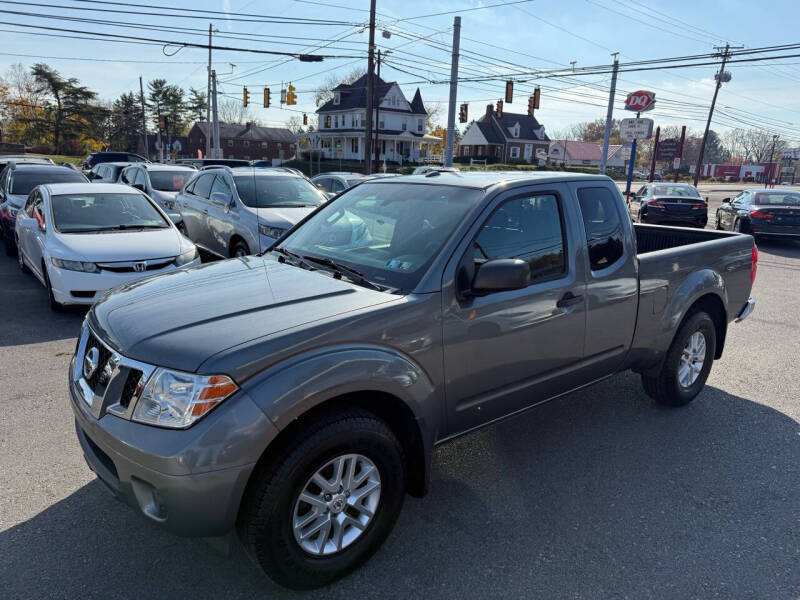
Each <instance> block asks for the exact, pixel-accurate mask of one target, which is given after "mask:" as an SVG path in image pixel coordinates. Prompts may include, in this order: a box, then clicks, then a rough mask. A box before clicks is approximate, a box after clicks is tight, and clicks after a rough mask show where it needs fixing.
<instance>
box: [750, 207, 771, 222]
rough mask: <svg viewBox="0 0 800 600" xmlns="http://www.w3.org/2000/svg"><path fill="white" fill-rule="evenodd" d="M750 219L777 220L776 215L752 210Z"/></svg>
mask: <svg viewBox="0 0 800 600" xmlns="http://www.w3.org/2000/svg"><path fill="white" fill-rule="evenodd" d="M750 218H751V219H763V220H764V221H772V219H774V218H775V215H770V214H768V213H765V212H761V211H760V210H751V211H750Z"/></svg>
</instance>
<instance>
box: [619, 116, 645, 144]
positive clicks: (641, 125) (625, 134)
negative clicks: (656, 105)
mask: <svg viewBox="0 0 800 600" xmlns="http://www.w3.org/2000/svg"><path fill="white" fill-rule="evenodd" d="M619 134H620V137H621V138H622V139H623V140H643V139H647V138H649V137H650V136H652V135H653V119H622V121H620V123H619Z"/></svg>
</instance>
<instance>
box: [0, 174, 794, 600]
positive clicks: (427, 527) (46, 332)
mask: <svg viewBox="0 0 800 600" xmlns="http://www.w3.org/2000/svg"><path fill="white" fill-rule="evenodd" d="M715 189H716V188H715ZM701 193H703V195H706V194H705V192H704V190H703V189H702V188H701ZM709 193H710V194H711V195H712V208H711V209H710V211H709V215H710V217H711V219H712V225H711V226H713V209H714V202H717V203H718V202H719V201H720V200H721V198H722V197H726V196H727V195H735V193H738V192H735V193H734V194H729V193H728V192H727V190H726V189H723V190H722V191H709ZM760 252H761V254H760V261H759V266H758V278H757V280H756V285H755V288H754V290H753V295H754V297H756V299H757V302H758V304H757V307H756V310H755V312H754V313H753V315H752V316H751V317H750V318H748V319H747V320H746V321H744V322H743V323H740V324H732V325H731V326H730V329H729V334H728V339H727V343H726V348H725V354H724V356H723V358H722V359H721V360H719V361H717V362H716V363H715V365H714V368H713V370H712V372H711V376H710V378H709V380H708V385H707V387H706V389H705V391H703V392H702V393H701V394H700V396H699V397H698V398H697V399H696V400H695V401H694V402H693V403H692V404H690V405H689V406H687V407H685V408H681V409H667V408H663V407H657V406H656V405H655V404H654V403H653V402H652V401H651V400H650V399H649V398H647V397H646V396H645V394H644V392H643V391H642V389H641V386H640V384H639V378H638V377H637V376H635V375H633V374H631V373H622V374H619V375H616V376H614V377H612V378H611V379H609V380H607V381H605V382H603V383H601V384H598V385H596V386H594V387H591V388H589V389H586V390H583V391H581V392H578V393H574V394H571V395H569V396H567V397H564V398H562V399H559V400H557V401H554V402H551V403H549V404H546V405H544V406H542V407H539V408H536V409H534V410H532V411H529V412H527V413H525V414H523V415H522V416H520V417H517V418H515V419H512V420H508V421H505V422H503V423H500V424H497V425H494V426H491V427H488V428H485V429H483V430H481V431H479V432H477V433H473V434H470V435H467V436H464V437H462V438H460V439H458V440H456V441H454V442H452V443H450V444H448V445H445V446H442V447H440V448H439V449H438V450H437V451H436V452H435V455H434V463H433V478H432V482H431V491H430V493H429V495H428V496H427V497H425V498H424V499H415V498H410V497H409V498H407V500H406V504H405V507H404V509H403V512H402V514H401V516H400V519H399V521H398V524H397V527H396V528H395V530H394V532H393V534H392V535H391V536H390V538H389V540H388V541H387V543H386V544H385V545H384V546H383V547H382V548H381V549H380V550H379V551H378V553H377V554H376V555H375V557H374V558H373V559H372V560H371V561H370V562H368V563H367V565H366V566H365V567H363V568H361V569H360V570H358V571H356V572H355V573H354V574H352V575H351V576H349V577H347V578H345V579H343V580H342V581H340V582H338V583H336V584H334V585H332V586H330V587H329V588H326V589H322V590H317V591H315V592H311V593H307V594H305V595H304V596H305V597H309V598H317V597H318V598H326V599H328V600H330V599H331V598H345V597H346V598H353V597H363V598H371V597H381V598H415V597H427V598H431V597H461V598H489V597H498V598H499V597H502V598H609V597H617V598H637V599H641V598H689V597H704V598H708V597H720V598H771V599H789V598H796V597H798V596H800V568H798V564H800V424H799V422H800V369H798V362H797V357H798V356H800V243H797V242H767V243H762V244H761V245H760ZM0 289H1V290H2V300H3V302H2V310H3V317H4V318H3V319H2V324H0V364H1V365H2V369H0V385H1V386H2V388H1V389H2V395H1V396H0V397H2V410H0V598H3V599H4V600H6V599H8V600H10V599H16V598H78V597H80V598H189V597H191V598H198V599H199V598H282V597H296V596H298V595H299V594H296V593H291V592H287V591H285V590H283V589H281V588H279V587H277V586H275V585H274V584H273V583H272V582H270V581H269V580H268V579H267V578H266V577H264V576H262V575H261V573H260V572H259V571H258V570H257V569H256V567H255V566H253V564H252V563H250V562H249V561H248V560H247V559H246V557H245V556H244V555H243V553H242V551H241V550H240V549H239V548H238V547H234V548H233V550H232V552H231V553H230V555H224V554H222V553H220V552H218V551H217V550H216V549H214V548H212V547H211V546H210V545H209V544H207V543H206V542H205V541H203V540H187V539H182V538H178V537H174V536H172V535H170V534H167V533H164V532H162V531H160V530H159V529H158V528H157V527H155V526H154V525H152V524H151V523H149V522H147V521H145V520H144V519H143V518H141V517H139V516H137V515H136V514H135V512H134V511H133V510H132V509H130V508H128V507H127V506H125V505H122V504H121V503H119V502H117V501H115V500H114V499H113V498H112V497H111V495H110V494H109V493H108V492H107V491H106V489H105V487H104V486H103V484H101V483H100V482H99V481H98V480H97V479H96V477H95V476H94V474H93V473H92V472H91V471H90V470H89V469H88V467H87V466H86V464H85V462H84V460H83V457H82V455H81V451H80V447H79V445H78V443H77V440H76V438H75V431H74V426H73V419H72V413H71V410H70V408H69V405H68V399H67V389H66V377H67V365H68V363H69V360H70V356H71V354H72V352H73V350H74V347H75V339H76V335H77V333H78V330H79V327H80V324H81V321H82V319H83V316H84V314H85V310H81V309H77V310H72V309H71V310H68V311H66V312H64V313H61V314H56V313H53V312H51V311H50V309H49V308H48V304H47V296H46V293H45V291H44V289H43V288H42V287H41V286H40V284H39V283H38V281H36V280H35V279H34V278H33V277H32V276H30V275H23V274H22V273H20V271H19V269H18V267H17V264H16V260H15V259H11V258H6V257H5V256H0Z"/></svg>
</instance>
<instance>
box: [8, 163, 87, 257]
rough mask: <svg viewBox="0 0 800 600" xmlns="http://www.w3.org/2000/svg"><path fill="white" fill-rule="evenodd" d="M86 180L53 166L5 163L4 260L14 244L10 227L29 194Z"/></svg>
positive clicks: (12, 228) (12, 249)
mask: <svg viewBox="0 0 800 600" xmlns="http://www.w3.org/2000/svg"><path fill="white" fill-rule="evenodd" d="M87 181H88V179H86V177H84V175H83V174H82V173H80V172H79V171H74V170H72V169H68V168H66V167H59V166H56V165H54V164H52V163H51V164H38V163H37V164H28V163H22V164H19V163H15V162H12V163H9V164H8V166H6V168H5V169H3V171H2V173H0V229H1V230H2V234H3V241H4V242H5V250H6V254H7V255H8V256H14V253H15V252H16V250H17V244H16V241H15V238H14V227H15V224H16V220H17V213H18V212H19V210H20V209H21V208H22V207H23V205H24V204H25V199H26V198H27V197H28V194H30V193H31V190H33V188H35V187H36V186H37V185H41V184H43V183H61V182H72V183H85V182H87Z"/></svg>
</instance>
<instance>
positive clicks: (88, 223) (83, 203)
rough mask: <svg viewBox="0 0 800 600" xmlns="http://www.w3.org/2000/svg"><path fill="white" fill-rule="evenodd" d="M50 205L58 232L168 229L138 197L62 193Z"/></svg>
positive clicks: (156, 211) (150, 205)
mask: <svg viewBox="0 0 800 600" xmlns="http://www.w3.org/2000/svg"><path fill="white" fill-rule="evenodd" d="M51 202H52V206H53V223H54V224H55V226H56V229H58V230H59V231H60V232H61V233H91V232H96V231H124V230H127V229H162V228H167V227H169V223H167V221H166V220H165V219H164V217H163V216H161V213H160V212H158V210H156V208H155V207H154V206H153V205H152V204H151V203H150V201H149V200H148V199H147V198H145V197H144V196H143V195H142V194H92V193H85V194H62V195H59V196H53V197H52V200H51Z"/></svg>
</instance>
